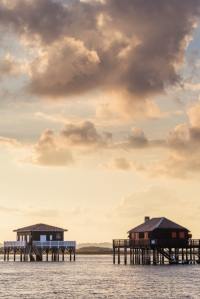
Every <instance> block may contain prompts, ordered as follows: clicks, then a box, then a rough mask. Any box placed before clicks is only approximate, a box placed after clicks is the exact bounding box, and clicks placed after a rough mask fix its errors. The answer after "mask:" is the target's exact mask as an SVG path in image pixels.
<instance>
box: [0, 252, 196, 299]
mask: <svg viewBox="0 0 200 299" xmlns="http://www.w3.org/2000/svg"><path fill="white" fill-rule="evenodd" d="M0 298H5V299H6V298H9V299H15V298H20V299H25V298H31V299H34V298H37V299H52V298H54V299H63V298H67V299H68V298H85V299H89V298H130V299H132V298H140V299H142V298H152V299H154V298H159V299H160V298H176V299H177V298H180V299H184V298H200V265H196V266H192V265H189V266H188V265H185V266H183V265H179V266H167V265H165V266H130V265H127V266H124V265H112V256H77V261H76V262H75V263H73V262H72V263H70V262H65V263H62V262H60V263H52V262H49V263H45V262H44V263H20V262H16V263H13V262H9V263H4V262H1V263H0Z"/></svg>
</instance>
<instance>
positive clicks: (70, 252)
mask: <svg viewBox="0 0 200 299" xmlns="http://www.w3.org/2000/svg"><path fill="white" fill-rule="evenodd" d="M3 253H4V261H10V260H13V261H17V260H19V261H21V262H22V261H31V262H33V261H44V260H45V261H57V262H58V261H65V260H66V256H69V261H72V260H73V261H75V259H76V242H75V241H45V242H40V241H33V242H32V243H28V242H26V241H6V242H4V248H3Z"/></svg>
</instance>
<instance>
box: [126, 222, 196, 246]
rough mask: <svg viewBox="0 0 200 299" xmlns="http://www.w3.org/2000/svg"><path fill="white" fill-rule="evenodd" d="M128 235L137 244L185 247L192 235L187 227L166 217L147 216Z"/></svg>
mask: <svg viewBox="0 0 200 299" xmlns="http://www.w3.org/2000/svg"><path fill="white" fill-rule="evenodd" d="M128 237H129V239H130V241H131V242H132V243H133V244H135V245H141V246H142V245H145V244H146V245H150V246H151V247H153V246H164V247H184V246H186V245H187V243H188V239H189V238H191V237H192V236H191V234H190V233H189V230H188V229H187V228H185V227H183V226H181V225H179V224H177V223H175V222H173V221H172V220H169V219H167V218H165V217H159V218H151V219H150V217H145V221H144V223H142V224H140V225H138V226H136V227H135V228H133V229H131V230H130V231H128Z"/></svg>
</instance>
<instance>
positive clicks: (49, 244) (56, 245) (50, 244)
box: [33, 241, 76, 248]
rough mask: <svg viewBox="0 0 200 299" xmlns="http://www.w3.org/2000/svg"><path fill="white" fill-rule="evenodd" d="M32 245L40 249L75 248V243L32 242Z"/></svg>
mask: <svg viewBox="0 0 200 299" xmlns="http://www.w3.org/2000/svg"><path fill="white" fill-rule="evenodd" d="M33 245H34V246H36V247H41V248H76V242H75V241H44V242H42V241H33Z"/></svg>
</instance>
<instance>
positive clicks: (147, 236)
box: [144, 232, 149, 240]
mask: <svg viewBox="0 0 200 299" xmlns="http://www.w3.org/2000/svg"><path fill="white" fill-rule="evenodd" d="M144 238H145V240H148V239H149V234H148V232H145V233H144Z"/></svg>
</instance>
